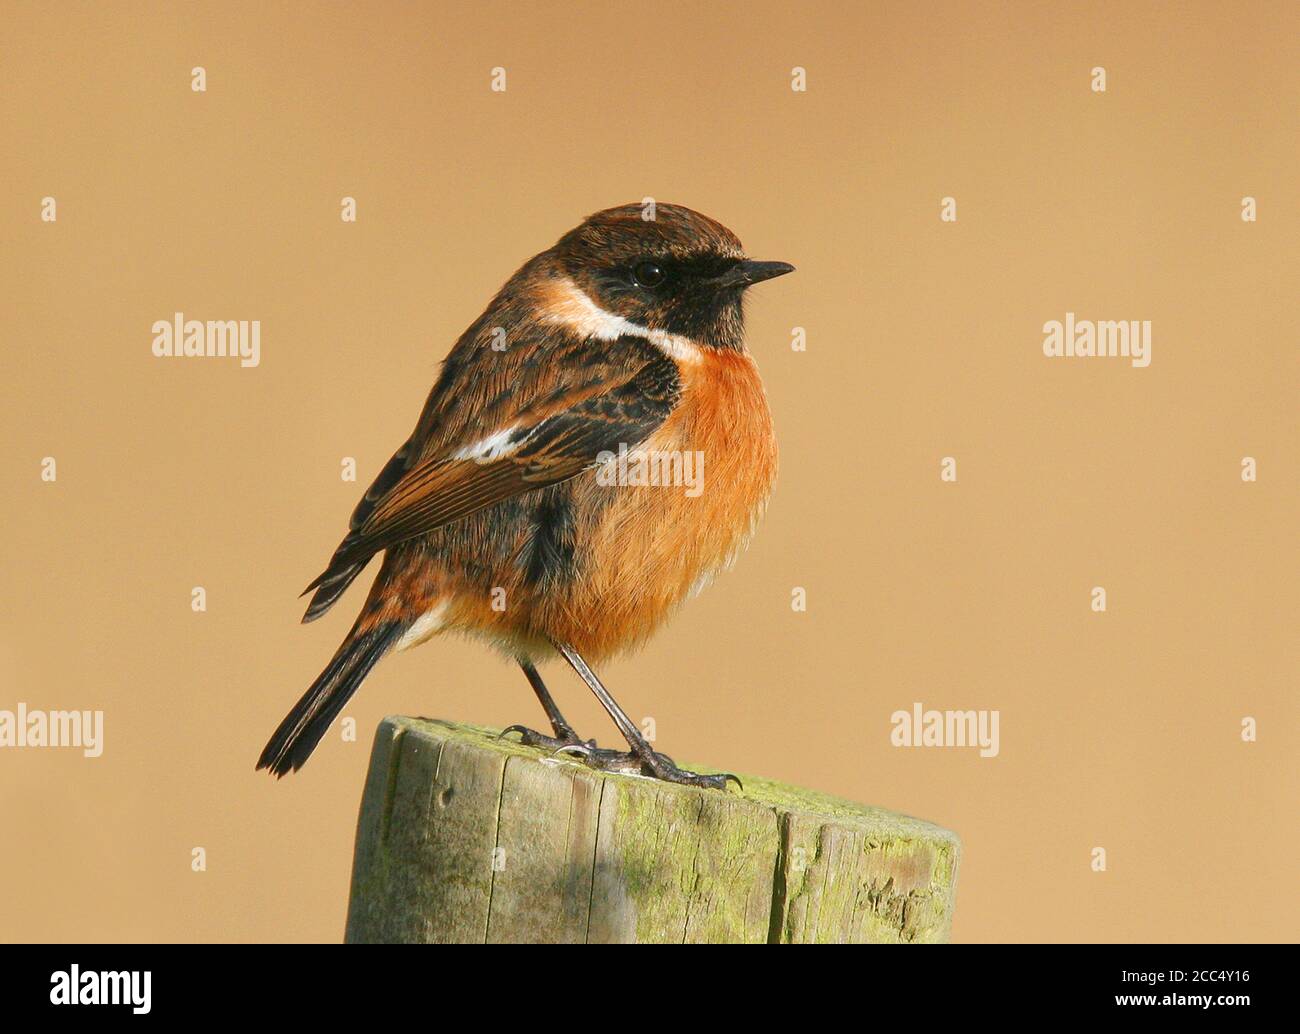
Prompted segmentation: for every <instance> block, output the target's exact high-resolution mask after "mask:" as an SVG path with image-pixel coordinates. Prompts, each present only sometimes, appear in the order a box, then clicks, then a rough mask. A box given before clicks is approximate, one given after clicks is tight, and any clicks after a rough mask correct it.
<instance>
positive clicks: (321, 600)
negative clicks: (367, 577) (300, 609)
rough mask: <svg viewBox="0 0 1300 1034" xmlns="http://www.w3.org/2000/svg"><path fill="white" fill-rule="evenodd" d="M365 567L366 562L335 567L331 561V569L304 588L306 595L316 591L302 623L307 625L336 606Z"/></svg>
mask: <svg viewBox="0 0 1300 1034" xmlns="http://www.w3.org/2000/svg"><path fill="white" fill-rule="evenodd" d="M365 568H366V565H365V563H364V562H362V563H360V564H347V565H346V566H344V567H339V568H335V567H334V566H333V562H331V564H330V567H329V569H328V570H326V571H325V572H323V573H322V574H321V575H320V577H318V578H317V579H316V580H315V581H314V582H312V583H311V584H310V585H309V586H307V588H306V589H304V590H303V593H302V594H303V595H304V596H306V595H307V593H309V592H311V591H312V589H315V590H316V593H315V595H314V596H312V598H311V603H310V604H308V606H307V613H305V614H304V615H303V616H302V623H303V624H304V625H305V624H307V622H309V621H315V620H316V619H317V618H318V617H320V616H321V615H322V614H324V613H325V611H327V610H329V609H330V607H332V606H334V604H335V603H336V602H338V598H339V597H340V596H342V595H343V594H344V593H345V592H347V591H348V586H349V585H351V584H352V582H353V581H354V580H355V579H356V577H357V575H359V574H360V573H361V572H362V571H364V570H365Z"/></svg>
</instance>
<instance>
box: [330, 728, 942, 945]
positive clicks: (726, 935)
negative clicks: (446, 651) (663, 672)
mask: <svg viewBox="0 0 1300 1034" xmlns="http://www.w3.org/2000/svg"><path fill="white" fill-rule="evenodd" d="M495 737H496V734H495V731H494V730H490V729H481V728H477V727H474V726H468V725H453V724H451V723H449V722H442V721H430V720H426V719H419V718H400V717H390V718H385V719H384V721H383V722H382V723H381V724H380V726H379V732H378V734H377V735H376V737H375V746H374V751H373V753H372V755H371V758H370V772H369V775H368V776H367V779H366V787H365V792H364V795H363V796H362V800H361V817H360V820H359V822H358V824H357V843H356V855H355V858H354V861H353V869H352V896H351V900H350V902H349V905H348V923H347V934H346V939H347V940H348V941H349V942H354V943H357V942H377V941H381V942H391V941H397V942H457V943H464V942H473V943H481V942H485V941H487V942H495V941H528V942H590V943H610V942H696V943H705V942H707V943H721V942H737V941H744V942H758V943H761V942H773V943H782V944H789V943H801V942H812V941H836V942H847V943H897V942H900V941H902V942H926V941H931V942H932V941H946V940H947V939H948V933H949V930H950V928H951V924H952V911H953V896H954V893H955V889H956V881H957V865H958V859H959V856H960V852H961V847H960V844H959V842H958V840H957V837H956V835H954V834H953V833H950V832H948V831H947V830H945V829H940V828H939V827H938V826H934V825H931V824H930V823H928V822H922V821H921V820H919V819H913V818H908V817H907V816H905V815H898V814H896V813H894V812H889V811H884V810H882V809H880V808H872V807H869V806H867V805H861V804H852V803H850V802H848V801H842V800H838V799H836V798H834V797H829V796H826V795H824V794H819V793H815V792H813V791H810V790H801V789H797V788H795V787H790V786H784V785H781V784H779V783H774V782H771V781H769V780H765V779H760V778H756V777H753V776H743V777H742V778H743V779H744V782H745V792H744V794H743V795H741V794H739V793H737V792H736V790H735V788H734V787H733V788H732V789H731V790H730V791H729V792H727V793H725V794H724V793H720V792H718V791H716V790H701V789H697V788H695V787H683V786H673V785H669V784H666V783H661V782H658V781H656V780H651V779H644V778H640V777H637V776H628V775H617V774H613V775H611V774H606V773H602V772H595V771H593V770H592V769H589V768H586V767H585V766H583V765H582V764H581V763H580V762H577V761H569V760H563V759H558V758H552V757H550V756H548V755H547V754H545V753H544V752H542V751H539V750H533V749H531V748H528V747H522V746H520V745H519V744H518V743H513V742H508V741H504V740H498V739H496V738H495Z"/></svg>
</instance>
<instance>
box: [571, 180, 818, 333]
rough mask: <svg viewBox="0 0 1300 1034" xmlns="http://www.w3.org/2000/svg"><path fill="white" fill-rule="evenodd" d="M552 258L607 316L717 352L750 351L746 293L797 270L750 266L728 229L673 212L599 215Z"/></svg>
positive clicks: (630, 210) (629, 209)
mask: <svg viewBox="0 0 1300 1034" xmlns="http://www.w3.org/2000/svg"><path fill="white" fill-rule="evenodd" d="M651 214H653V218H650V217H649V216H650V215H651ZM552 253H553V254H554V255H555V257H556V259H557V260H558V262H559V265H560V268H561V269H562V270H563V272H564V273H565V275H567V276H569V277H570V278H571V279H572V280H573V281H574V282H575V283H576V284H577V285H578V287H580V288H581V289H582V290H583V291H584V292H585V293H586V294H587V296H588V297H589V298H591V300H592V301H593V302H595V303H596V304H597V305H598V306H600V308H602V309H604V310H605V311H607V312H611V313H613V314H615V315H617V316H622V317H623V318H624V319H627V320H630V321H631V322H633V323H637V324H640V325H641V326H643V327H647V328H650V329H652V330H663V331H667V332H668V333H670V334H681V335H684V336H686V337H689V338H691V339H692V340H694V341H697V342H699V343H700V344H703V345H710V346H713V347H717V348H740V347H742V345H743V341H744V316H743V312H742V308H741V298H742V296H743V295H744V292H745V289H746V288H748V287H750V286H751V285H753V284H756V283H759V282H760V281H763V280H770V279H771V278H772V277H776V276H782V275H783V274H785V273H789V272H791V271H792V270H793V269H794V267H793V266H791V265H789V264H788V263H785V262H755V261H752V260H750V259H747V258H746V257H745V252H744V250H743V249H742V248H741V245H740V241H739V239H738V238H737V237H736V235H735V234H734V233H732V232H731V231H730V230H728V229H727V228H726V227H725V226H723V225H722V224H721V223H717V222H714V221H713V220H712V219H710V218H709V217H708V216H705V215H701V214H700V213H699V212H693V211H691V210H690V209H689V208H683V207H682V206H681V205H668V204H657V205H655V206H654V208H653V210H651V209H650V207H649V206H648V205H646V206H642V205H623V206H622V207H619V208H609V209H606V210H605V211H603V212H597V213H596V214H595V215H593V216H590V217H589V218H588V219H587V220H586V221H585V222H584V223H583V224H582V225H581V226H579V227H577V229H574V230H571V231H569V232H568V233H567V234H565V235H564V236H563V237H562V238H560V240H559V242H558V243H557V244H556V245H555V247H554V248H553V249H552Z"/></svg>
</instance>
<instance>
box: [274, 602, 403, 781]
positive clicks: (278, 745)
mask: <svg viewBox="0 0 1300 1034" xmlns="http://www.w3.org/2000/svg"><path fill="white" fill-rule="evenodd" d="M405 630H406V626H405V624H403V623H402V622H400V621H389V622H385V623H384V624H381V625H376V626H374V627H373V628H370V629H367V630H366V631H364V632H362V631H359V630H358V628H356V627H354V628H353V629H352V631H351V632H350V633H348V637H347V638H346V639H345V640H343V645H342V646H340V647H339V648H338V652H337V653H335V654H334V658H333V659H332V660H331V661H330V662H329V664H328V665H326V667H325V670H324V671H322V672H321V673H320V675H319V676H317V678H316V681H315V682H313V683H312V684H311V688H310V689H308V690H307V692H306V693H304V694H303V698H302V699H301V700H299V701H298V702H297V703H296V704H294V706H293V710H292V711H290V712H289V713H288V714H287V715H286V716H285V719H284V721H282V722H281V723H280V727H279V728H278V729H276V730H275V734H274V735H273V736H272V737H271V740H270V742H269V743H267V745H266V749H265V750H263V751H262V756H261V757H260V758H258V760H257V767H258V768H259V769H262V768H266V769H269V770H270V772H271V774H272V775H275V776H283V775H287V774H288V773H290V772H296V771H298V769H300V768H302V766H303V765H304V764H305V763H306V761H307V759H308V758H309V757H311V752H312V751H313V750H315V749H316V744H318V743H319V742H320V740H321V737H322V736H324V735H325V731H326V730H327V729H328V728H329V727H330V723H331V722H333V721H334V719H335V718H337V717H338V714H339V712H340V711H342V710H343V707H344V705H345V704H347V702H348V700H350V699H351V698H352V694H353V693H355V692H356V691H357V687H358V686H360V685H361V683H362V681H363V680H364V679H365V677H366V676H367V675H368V674H370V669H371V668H373V667H374V666H375V665H376V664H378V663H379V659H380V658H381V657H383V656H384V654H386V653H387V652H388V651H389V649H390V648H391V647H392V646H393V644H394V643H395V642H396V641H397V640H398V639H400V638H401V636H402V633H403V632H404V631H405Z"/></svg>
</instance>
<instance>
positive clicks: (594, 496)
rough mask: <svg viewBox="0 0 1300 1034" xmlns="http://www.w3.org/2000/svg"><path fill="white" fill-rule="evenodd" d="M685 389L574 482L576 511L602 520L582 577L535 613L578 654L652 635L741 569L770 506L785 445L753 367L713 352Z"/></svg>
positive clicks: (583, 554)
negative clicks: (629, 444)
mask: <svg viewBox="0 0 1300 1034" xmlns="http://www.w3.org/2000/svg"><path fill="white" fill-rule="evenodd" d="M684 388H685V390H684V391H683V402H682V403H681V404H679V406H678V407H677V408H676V409H675V410H674V411H673V413H672V415H671V416H670V417H669V419H668V420H667V421H666V422H665V423H664V425H663V426H662V427H661V428H660V429H659V430H658V431H656V432H655V433H654V434H653V435H652V436H651V437H650V438H649V439H648V440H647V441H646V442H644V443H643V444H642V445H641V446H640V447H639V448H636V449H631V450H626V451H621V452H620V453H619V455H618V456H616V458H615V459H614V461H613V462H612V463H611V464H610V465H608V466H607V467H605V468H603V469H601V470H598V471H596V472H594V473H593V474H591V475H587V476H584V478H583V479H582V482H581V484H580V485H577V486H575V503H576V508H577V509H578V511H579V512H583V511H586V512H590V513H594V514H598V515H599V516H598V518H597V520H596V521H594V522H593V523H591V524H590V525H589V526H586V527H584V526H583V525H582V524H581V522H580V523H579V533H578V538H577V541H576V543H575V546H576V549H575V553H576V558H577V564H576V566H575V572H574V577H573V578H572V579H570V580H569V581H568V582H567V583H565V584H563V585H556V586H554V587H553V588H552V589H551V591H550V592H548V593H547V594H546V595H545V597H544V598H541V599H538V600H536V601H535V610H536V613H535V614H534V615H533V617H534V619H535V620H538V619H540V620H538V623H539V624H541V625H544V626H545V627H546V628H547V629H548V630H549V631H548V634H552V633H554V634H553V635H552V637H553V638H560V639H562V640H564V641H567V642H570V643H572V644H573V645H574V646H575V647H576V648H577V649H578V650H579V652H584V653H588V652H589V653H591V654H592V655H594V656H601V655H606V654H610V653H614V652H617V651H619V650H622V649H626V648H628V647H631V646H634V645H636V644H637V643H639V642H640V641H641V640H643V639H644V638H645V637H646V636H648V635H650V634H651V633H652V632H653V631H654V630H655V629H656V628H657V627H658V626H659V625H660V624H661V623H662V622H663V621H664V620H665V619H666V618H667V617H668V616H669V615H670V614H671V613H672V611H673V610H674V608H675V607H676V606H677V605H678V604H679V603H681V602H682V601H683V600H684V599H686V598H688V597H689V596H691V595H693V594H694V593H695V592H698V591H699V590H700V589H702V588H703V587H704V586H705V585H707V584H708V582H709V581H710V580H711V579H712V578H713V576H714V575H715V574H717V573H718V572H719V571H720V570H722V569H725V568H726V567H728V566H730V564H731V563H732V562H734V561H735V559H736V557H737V556H738V554H739V553H740V552H741V551H742V550H743V549H744V547H745V545H746V543H747V542H748V540H749V538H750V536H751V534H752V533H753V531H754V528H755V527H756V525H757V522H758V520H759V518H760V517H761V516H762V512H763V509H764V508H765V506H766V503H767V499H768V496H769V494H770V492H771V488H772V483H773V481H774V480H775V477H776V442H775V438H774V437H773V433H772V420H771V414H770V412H769V410H768V406H767V399H766V397H765V395H764V393H763V387H762V383H761V381H760V380H759V378H758V373H757V370H756V369H755V367H754V364H753V360H752V359H751V358H750V357H749V356H748V355H745V354H739V353H726V354H724V355H721V356H717V355H709V356H706V358H705V359H704V360H702V361H701V362H700V363H699V364H697V365H696V366H695V367H693V368H689V369H688V370H687V371H686V384H685V385H684ZM602 493H608V495H606V496H604V498H600V494H602ZM584 647H585V650H584Z"/></svg>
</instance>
